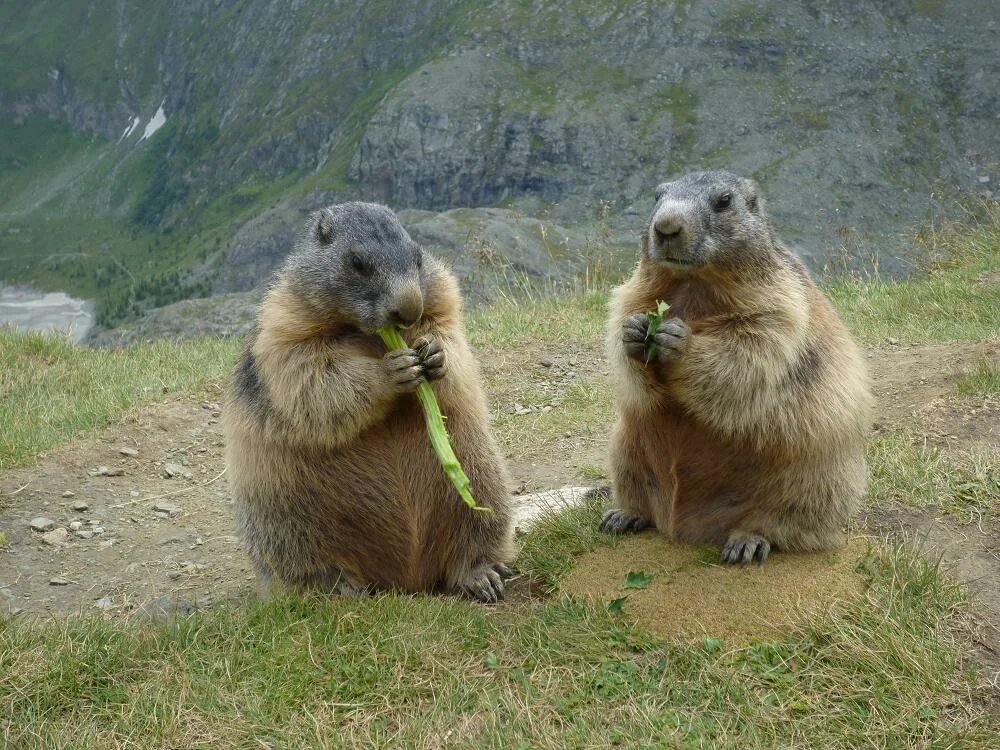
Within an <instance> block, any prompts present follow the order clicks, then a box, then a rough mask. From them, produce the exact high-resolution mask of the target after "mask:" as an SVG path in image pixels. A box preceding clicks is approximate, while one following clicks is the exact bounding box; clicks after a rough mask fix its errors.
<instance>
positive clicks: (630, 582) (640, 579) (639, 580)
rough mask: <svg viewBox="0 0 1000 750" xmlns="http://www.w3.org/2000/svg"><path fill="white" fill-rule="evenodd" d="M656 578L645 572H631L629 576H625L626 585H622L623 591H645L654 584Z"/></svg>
mask: <svg viewBox="0 0 1000 750" xmlns="http://www.w3.org/2000/svg"><path fill="white" fill-rule="evenodd" d="M654 578H656V576H653V575H650V574H649V573H647V572H646V571H644V570H630V571H629V572H628V575H626V576H625V583H624V584H622V588H623V589H644V588H647V587H648V586H649V584H651V583H652V582H653V579H654Z"/></svg>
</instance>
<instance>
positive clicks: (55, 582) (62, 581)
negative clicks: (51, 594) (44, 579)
mask: <svg viewBox="0 0 1000 750" xmlns="http://www.w3.org/2000/svg"><path fill="white" fill-rule="evenodd" d="M71 583H72V581H70V580H67V579H66V578H61V577H59V576H56V577H55V578H50V579H49V586H69V585H70V584H71Z"/></svg>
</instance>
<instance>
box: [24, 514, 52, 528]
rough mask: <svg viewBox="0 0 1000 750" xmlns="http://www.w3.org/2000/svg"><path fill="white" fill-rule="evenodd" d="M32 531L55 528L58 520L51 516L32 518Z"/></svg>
mask: <svg viewBox="0 0 1000 750" xmlns="http://www.w3.org/2000/svg"><path fill="white" fill-rule="evenodd" d="M29 525H30V526H31V530H32V531H50V530H51V529H53V528H55V525H56V522H55V521H53V520H52V519H51V518H45V516H39V517H38V518H32V519H31V523H30V524H29Z"/></svg>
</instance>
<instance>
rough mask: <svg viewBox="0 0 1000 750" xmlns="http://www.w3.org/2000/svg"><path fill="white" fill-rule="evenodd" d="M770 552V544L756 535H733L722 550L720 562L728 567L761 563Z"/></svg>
mask: <svg viewBox="0 0 1000 750" xmlns="http://www.w3.org/2000/svg"><path fill="white" fill-rule="evenodd" d="M770 551H771V544H770V543H769V542H768V541H767V540H766V539H765V538H764V537H762V536H757V535H756V534H733V535H732V536H730V537H729V541H728V542H726V546H725V547H723V548H722V562H724V563H727V564H729V565H746V564H747V563H750V562H756V563H757V564H761V563H763V562H764V561H765V560H766V559H767V555H768V553H770Z"/></svg>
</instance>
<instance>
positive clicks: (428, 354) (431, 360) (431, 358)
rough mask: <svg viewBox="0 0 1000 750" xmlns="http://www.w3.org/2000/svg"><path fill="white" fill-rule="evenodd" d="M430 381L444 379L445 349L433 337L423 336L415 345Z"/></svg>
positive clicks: (414, 347)
mask: <svg viewBox="0 0 1000 750" xmlns="http://www.w3.org/2000/svg"><path fill="white" fill-rule="evenodd" d="M413 349H414V351H416V353H417V356H418V357H419V358H420V366H421V367H423V368H424V375H425V376H426V377H427V379H428V380H437V379H438V378H442V377H444V349H442V348H441V344H440V343H439V342H438V340H437V339H436V338H434V337H433V336H430V335H427V336H421V337H420V338H419V339H418V340H417V342H416V343H415V344H414V345H413Z"/></svg>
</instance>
